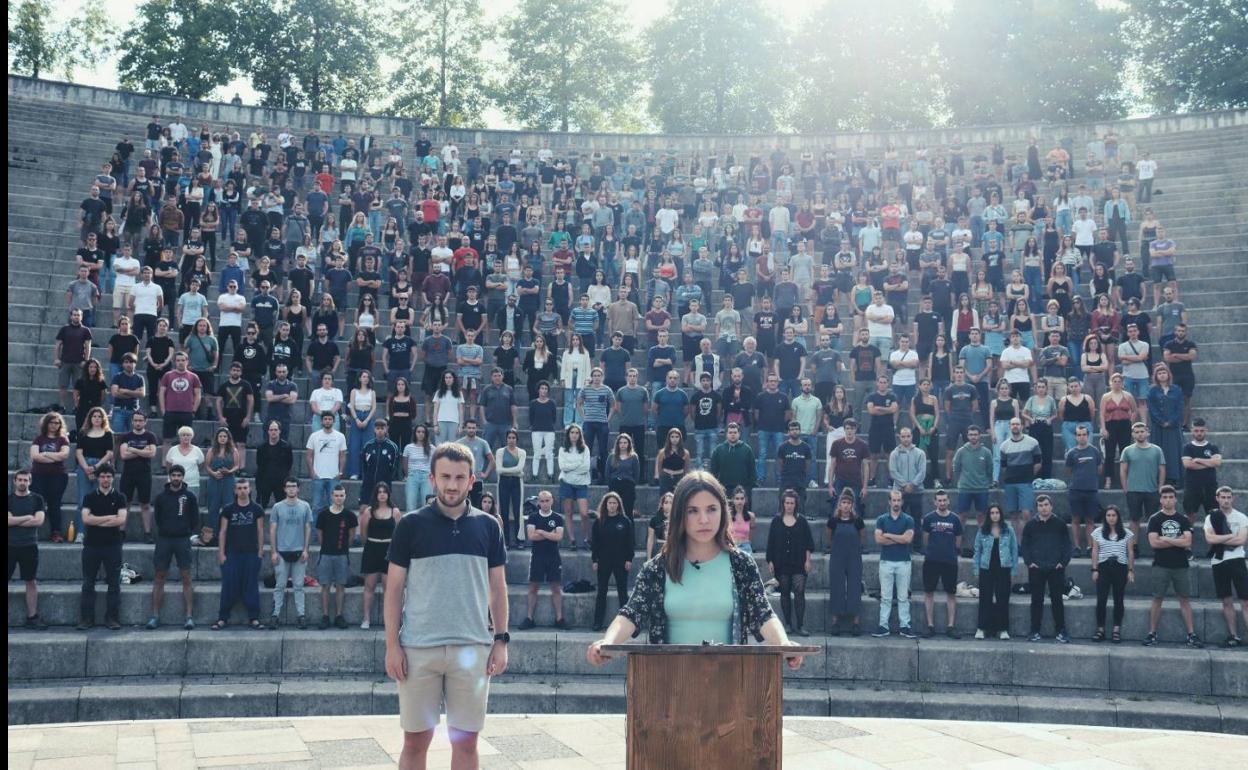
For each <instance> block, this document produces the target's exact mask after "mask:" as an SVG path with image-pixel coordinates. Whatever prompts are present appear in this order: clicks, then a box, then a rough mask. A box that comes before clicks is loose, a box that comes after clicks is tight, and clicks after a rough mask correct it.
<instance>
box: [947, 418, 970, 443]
mask: <svg viewBox="0 0 1248 770" xmlns="http://www.w3.org/2000/svg"><path fill="white" fill-rule="evenodd" d="M974 423H975V421H974V418H971V417H948V418H947V419H946V422H945V425H946V427H945V436H946V438H947V439H948V441H949V445H950V446H954V447H957V446H961V445H962V444H963V443H964V442H965V441H966V431H967V430H968V429H970V427H971V426H972V425H973V424H974Z"/></svg>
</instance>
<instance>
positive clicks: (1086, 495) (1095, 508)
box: [1066, 489, 1101, 524]
mask: <svg viewBox="0 0 1248 770" xmlns="http://www.w3.org/2000/svg"><path fill="white" fill-rule="evenodd" d="M1066 499H1067V500H1068V501H1070V518H1071V520H1072V521H1078V522H1081V523H1084V524H1087V523H1089V522H1095V523H1097V524H1100V523H1101V499H1100V496H1099V495H1098V494H1097V492H1096V490H1095V489H1093V490H1086V489H1072V490H1070V491H1068V492H1067V493H1066Z"/></svg>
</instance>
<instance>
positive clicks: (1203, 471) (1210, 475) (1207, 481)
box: [1183, 441, 1222, 489]
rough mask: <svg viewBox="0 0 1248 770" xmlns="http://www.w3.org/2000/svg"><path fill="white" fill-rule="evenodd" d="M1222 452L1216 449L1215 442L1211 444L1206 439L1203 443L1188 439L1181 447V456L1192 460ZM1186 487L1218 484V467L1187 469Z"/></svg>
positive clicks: (1208, 486)
mask: <svg viewBox="0 0 1248 770" xmlns="http://www.w3.org/2000/svg"><path fill="white" fill-rule="evenodd" d="M1218 454H1222V453H1221V452H1220V451H1218V446H1217V444H1211V443H1209V442H1208V441H1206V442H1205V443H1204V444H1197V443H1196V442H1195V441H1189V442H1187V444H1186V445H1185V446H1184V447H1183V456H1184V457H1190V458H1192V459H1194V460H1210V459H1213V456H1214V455H1218ZM1186 474H1187V484H1188V488H1189V489H1190V488H1191V487H1199V488H1200V489H1214V488H1215V487H1217V486H1218V469H1217V468H1196V469H1194V470H1187V471H1186Z"/></svg>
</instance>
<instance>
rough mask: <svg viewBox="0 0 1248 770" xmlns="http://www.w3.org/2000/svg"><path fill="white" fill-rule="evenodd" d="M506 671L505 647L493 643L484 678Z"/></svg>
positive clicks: (388, 658) (388, 666)
mask: <svg viewBox="0 0 1248 770" xmlns="http://www.w3.org/2000/svg"><path fill="white" fill-rule="evenodd" d="M389 664H390V656H389V655H387V656H386V669H387V671H388V670H389V668H390V665H389ZM506 670H507V645H505V644H503V643H502V642H495V643H494V646H493V647H491V648H490V659H489V660H488V661H487V662H486V664H485V675H486V676H498V675H499V674H502V673H503V672H504V671H506Z"/></svg>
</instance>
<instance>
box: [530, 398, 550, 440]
mask: <svg viewBox="0 0 1248 770" xmlns="http://www.w3.org/2000/svg"><path fill="white" fill-rule="evenodd" d="M529 428H530V430H533V431H535V432H538V433H553V432H554V430H555V402H554V401H553V400H552V399H546V402H545V403H542V402H541V401H538V400H537V399H534V400H532V401H530V402H529Z"/></svg>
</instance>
